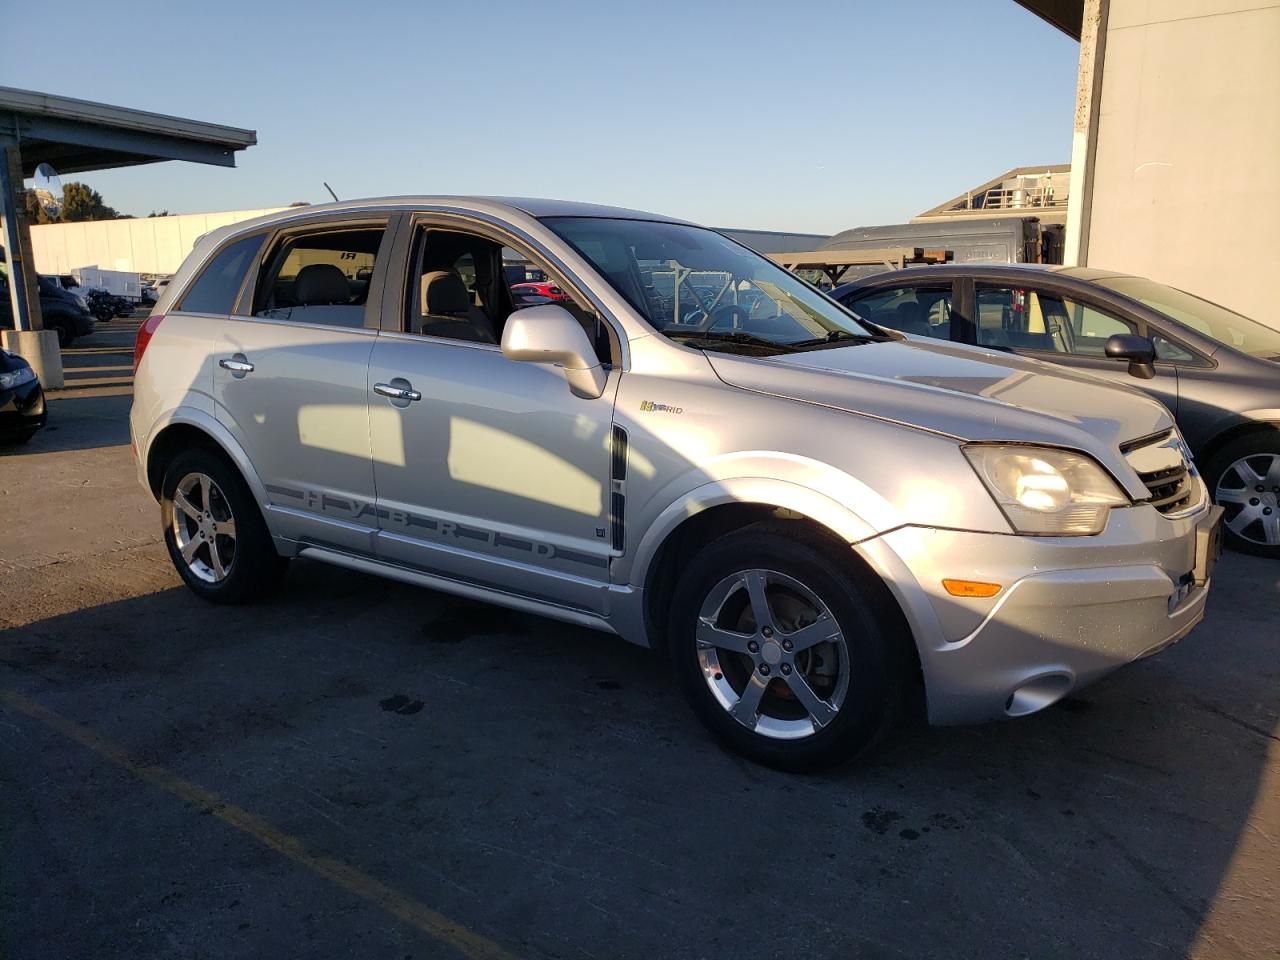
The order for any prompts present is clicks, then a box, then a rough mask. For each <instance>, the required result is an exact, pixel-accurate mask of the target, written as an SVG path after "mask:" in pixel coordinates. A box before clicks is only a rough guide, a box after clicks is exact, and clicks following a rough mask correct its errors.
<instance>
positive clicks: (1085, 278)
mask: <svg viewBox="0 0 1280 960" xmlns="http://www.w3.org/2000/svg"><path fill="white" fill-rule="evenodd" d="M830 295H831V296H832V297H834V298H835V299H837V300H839V301H840V302H841V303H843V304H844V305H845V306H847V307H849V308H850V309H852V310H853V311H854V312H855V313H857V314H858V315H859V316H862V317H864V318H866V319H867V320H870V321H871V322H872V323H876V324H879V325H880V326H883V327H888V328H891V329H894V330H898V331H901V332H903V333H908V334H913V335H916V336H925V337H934V338H936V339H939V340H950V341H953V342H956V343H964V344H976V345H978V346H983V347H990V348H993V349H996V350H1003V351H1008V352H1012V353H1017V354H1021V355H1023V356H1027V357H1034V358H1036V359H1039V360H1048V361H1051V362H1053V363H1058V364H1063V365H1066V366H1069V367H1074V368H1076V369H1077V370H1081V371H1083V372H1086V373H1091V374H1094V375H1097V376H1101V377H1104V378H1106V379H1108V380H1111V381H1114V382H1116V383H1121V384H1126V385H1129V386H1133V387H1140V388H1141V389H1143V390H1145V391H1147V392H1148V393H1150V394H1152V395H1154V396H1155V397H1157V398H1158V399H1159V400H1161V401H1162V402H1163V403H1164V404H1165V405H1166V406H1167V407H1168V408H1169V409H1170V410H1171V411H1172V412H1173V414H1174V416H1175V417H1176V418H1177V421H1178V428H1179V430H1180V431H1181V432H1182V435H1183V438H1184V439H1185V440H1186V442H1187V445H1188V446H1190V448H1191V451H1192V453H1193V454H1194V455H1195V457H1196V462H1197V463H1198V464H1199V465H1200V470H1201V472H1202V473H1203V475H1204V478H1205V482H1206V483H1207V484H1208V486H1209V489H1210V490H1211V491H1213V494H1214V500H1215V501H1216V502H1218V503H1220V504H1222V506H1223V507H1224V508H1225V510H1226V514H1225V517H1224V520H1225V527H1224V529H1225V531H1226V534H1227V540H1228V542H1229V543H1230V544H1231V545H1232V546H1234V547H1235V548H1237V549H1240V550H1244V551H1246V552H1248V553H1254V554H1258V555H1261V556H1266V557H1276V558H1280V331H1276V330H1272V329H1271V328H1270V327H1266V326H1264V325H1262V324H1260V323H1257V322H1256V321H1253V320H1250V319H1249V318H1248V317H1243V316H1241V315H1240V314H1238V313H1235V312H1233V311H1231V310H1228V309H1226V308H1225V307H1221V306H1219V305H1217V304H1215V303H1210V302H1209V301H1207V300H1202V299H1201V298H1199V297H1195V296H1192V295H1191V294H1189V293H1184V292H1183V291H1181V290H1177V289H1174V288H1173V287H1167V286H1165V285H1163V284H1160V283H1156V282H1154V281H1152V280H1145V279H1143V278H1141V277H1132V276H1125V275H1123V274H1119V273H1116V272H1114V271H1107V270H1099V269H1094V268H1088V267H1041V266H1032V265H1026V266H1015V265H1008V264H1003V265H945V266H936V267H915V268H909V269H907V270H897V271H892V272H890V273H881V274H877V275H876V276H873V277H866V278H864V279H862V280H857V281H854V282H853V283H847V284H844V285H843V286H840V287H837V288H836V289H835V290H833V291H831V294H830ZM992 388H993V391H995V390H998V388H999V385H997V384H992Z"/></svg>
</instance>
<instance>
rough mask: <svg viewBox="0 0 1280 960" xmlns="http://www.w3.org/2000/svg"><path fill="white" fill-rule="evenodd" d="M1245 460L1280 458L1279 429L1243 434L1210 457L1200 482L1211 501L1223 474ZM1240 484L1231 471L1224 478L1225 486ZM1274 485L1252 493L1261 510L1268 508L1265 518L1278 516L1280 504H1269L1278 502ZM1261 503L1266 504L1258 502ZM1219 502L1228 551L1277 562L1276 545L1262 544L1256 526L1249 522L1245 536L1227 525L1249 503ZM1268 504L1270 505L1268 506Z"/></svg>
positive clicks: (1279, 549) (1278, 549)
mask: <svg viewBox="0 0 1280 960" xmlns="http://www.w3.org/2000/svg"><path fill="white" fill-rule="evenodd" d="M1248 457H1280V430H1270V431H1266V432H1262V431H1259V432H1257V433H1250V434H1247V435H1245V436H1243V437H1240V438H1238V439H1236V440H1232V441H1231V442H1230V443H1228V444H1226V445H1225V446H1223V447H1222V449H1220V450H1218V452H1217V453H1215V454H1214V455H1213V457H1212V458H1211V459H1210V460H1209V462H1208V464H1207V465H1206V466H1205V470H1204V482H1205V485H1206V486H1207V487H1208V488H1209V494H1210V496H1212V497H1213V498H1214V500H1215V502H1217V501H1218V500H1219V490H1218V485H1219V483H1221V482H1222V481H1223V474H1225V473H1227V471H1228V470H1230V469H1231V467H1232V465H1233V464H1235V463H1237V462H1239V461H1240V460H1242V459H1245V458H1248ZM1255 462H1257V461H1255ZM1262 462H1265V461H1262ZM1240 481H1241V478H1240V477H1239V475H1238V474H1235V473H1234V472H1233V475H1232V476H1231V477H1228V478H1227V483H1228V485H1229V486H1230V487H1232V488H1234V487H1235V485H1236V483H1237V482H1240ZM1275 486H1276V485H1275V484H1272V485H1271V486H1266V485H1265V484H1264V487H1266V489H1264V490H1262V491H1257V490H1254V491H1253V492H1254V493H1257V494H1258V497H1257V498H1258V499H1259V501H1260V503H1259V504H1258V506H1259V507H1261V508H1262V509H1264V510H1265V509H1270V510H1271V511H1272V513H1271V514H1269V515H1267V516H1274V515H1276V514H1277V513H1280V503H1270V501H1273V500H1277V499H1280V497H1277V494H1280V491H1277V490H1276V489H1274V488H1275ZM1240 489H1241V490H1242V491H1244V490H1245V488H1244V487H1241V488H1240ZM1245 492H1247V491H1245ZM1264 500H1265V501H1266V502H1262V501H1264ZM1221 503H1222V506H1223V508H1224V509H1225V510H1226V513H1225V514H1224V515H1223V518H1222V524H1223V526H1222V533H1223V542H1224V543H1225V544H1226V546H1228V547H1230V548H1231V549H1232V550H1237V551H1239V552H1240V553H1248V554H1252V555H1253V556H1255V557H1267V558H1268V559H1271V560H1277V559H1280V544H1267V543H1265V542H1263V540H1262V539H1260V538H1261V537H1265V532H1264V530H1263V528H1262V527H1261V526H1260V524H1259V523H1253V524H1251V525H1250V526H1249V527H1247V528H1246V529H1245V530H1244V533H1245V534H1246V536H1241V535H1240V533H1237V532H1236V531H1235V530H1233V529H1231V527H1230V525H1229V524H1230V523H1231V521H1232V520H1233V519H1235V518H1236V516H1237V515H1238V514H1239V513H1240V512H1241V510H1242V509H1244V506H1249V504H1246V505H1243V506H1242V505H1241V504H1238V503H1232V502H1230V501H1229V500H1228V499H1227V498H1223V499H1222V500H1221ZM1269 503H1270V505H1268V504H1269ZM1249 535H1253V536H1254V537H1257V538H1259V539H1251V538H1250V536H1249Z"/></svg>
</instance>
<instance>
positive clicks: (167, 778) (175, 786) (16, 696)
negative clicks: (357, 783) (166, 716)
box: [0, 690, 514, 960]
mask: <svg viewBox="0 0 1280 960" xmlns="http://www.w3.org/2000/svg"><path fill="white" fill-rule="evenodd" d="M0 703H3V704H4V705H5V706H7V707H11V708H12V709H14V710H17V711H19V712H20V713H25V714H26V715H27V716H29V717H31V718H33V719H35V720H39V721H40V722H41V723H43V724H44V725H45V726H47V727H49V728H51V729H53V730H56V731H57V732H58V733H60V734H62V735H63V736H65V737H66V738H67V739H69V740H74V741H75V742H76V743H78V744H80V745H81V746H84V747H88V748H89V749H90V750H92V751H93V752H94V753H96V754H98V756H100V757H103V758H104V759H106V760H110V761H111V762H112V763H114V764H115V765H116V766H118V767H121V768H122V769H124V770H127V771H128V772H129V773H131V774H133V775H134V776H135V777H137V778H138V779H139V780H143V781H145V782H146V783H149V784H151V785H152V786H155V787H159V788H160V789H161V790H164V791H166V792H168V793H171V794H173V795H174V796H176V797H180V798H181V799H183V800H185V801H187V803H189V804H191V805H192V806H195V807H199V808H200V809H201V811H208V812H209V813H211V814H213V816H215V817H217V818H218V819H219V820H221V821H222V822H223V823H226V824H229V825H230V826H232V827H235V828H236V829H237V830H239V831H240V832H241V833H245V834H248V835H249V836H250V837H252V838H253V839H255V840H257V841H258V842H259V843H261V844H262V845H263V846H264V847H269V848H270V849H272V850H274V851H276V853H279V854H281V855H283V856H285V857H287V858H288V859H290V860H292V861H293V862H294V863H296V864H299V865H301V866H303V867H306V868H307V869H308V870H310V871H311V872H312V873H315V874H317V875H319V876H321V877H324V878H325V879H326V880H329V881H331V882H332V883H335V884H337V885H338V886H339V887H342V889H344V890H346V891H347V892H348V893H353V894H355V895H356V896H357V897H360V898H362V899H364V900H368V901H369V902H370V903H372V904H373V905H374V906H377V907H381V908H382V909H383V910H385V911H387V912H388V913H390V914H391V915H392V916H394V917H395V918H396V919H398V920H400V921H402V922H404V923H407V924H408V925H409V926H411V927H414V928H416V929H417V930H420V931H421V932H422V933H425V934H426V935H427V936H429V937H431V938H432V939H434V940H439V941H440V942H441V943H446V944H448V945H449V946H451V947H453V948H454V949H455V950H457V951H458V952H459V953H460V954H462V956H464V957H467V958H468V960H514V956H513V954H510V953H508V952H507V951H506V950H504V949H503V948H502V947H500V946H498V945H497V944H496V943H494V942H493V941H492V940H489V939H487V938H486V937H483V936H481V935H480V934H478V933H474V932H473V931H471V930H469V929H467V928H466V927H464V926H463V925H462V924H460V923H457V922H455V921H453V920H450V919H449V918H448V917H446V916H443V915H442V914H439V913H437V912H436V911H434V910H432V909H431V908H430V907H428V906H426V905H425V904H422V903H419V902H418V901H417V900H414V899H413V898H412V897H410V896H407V895H406V894H404V893H401V892H400V891H399V890H396V889H394V888H393V887H389V886H387V885H386V884H385V883H383V882H382V881H380V880H375V879H374V878H373V877H371V876H369V875H368V874H367V873H362V872H361V871H360V870H357V869H356V868H355V867H352V866H350V865H349V864H346V863H343V862H342V861H340V860H334V859H333V858H332V857H326V856H323V855H321V854H317V853H312V852H311V851H310V850H308V849H307V846H306V844H305V843H303V842H302V841H301V840H299V839H298V838H297V837H294V836H290V835H289V834H287V833H285V832H283V831H282V830H279V829H278V828H276V827H274V826H272V825H271V824H270V823H268V822H267V821H266V820H263V819H262V818H261V817H259V816H256V815H255V814H252V813H250V812H249V811H248V810H243V809H241V808H240V807H237V806H236V805H235V804H233V803H228V802H227V801H226V800H224V799H222V797H220V796H218V794H216V793H214V792H213V791H212V790H206V789H205V788H204V787H201V786H198V785H196V784H194V783H192V782H191V781H190V780H184V779H183V778H182V777H179V776H177V775H176V774H173V773H170V772H169V771H168V770H165V769H164V768H163V767H160V766H157V765H156V764H153V763H143V762H142V761H140V760H135V759H134V758H133V757H131V756H129V754H128V753H126V752H125V751H124V750H123V749H121V748H120V747H118V746H116V745H115V744H113V743H111V742H110V741H108V740H104V739H103V738H102V737H100V736H98V734H96V733H94V732H93V731H92V730H90V729H89V728H88V727H86V726H83V725H82V724H79V723H76V722H75V721H74V720H68V719H67V718H66V717H63V716H61V715H60V714H57V713H54V712H53V711H52V710H50V709H48V708H47V707H44V706H41V705H40V704H38V703H36V702H35V701H34V700H31V699H28V698H27V697H24V696H23V695H22V694H20V693H16V692H14V691H12V690H4V691H0Z"/></svg>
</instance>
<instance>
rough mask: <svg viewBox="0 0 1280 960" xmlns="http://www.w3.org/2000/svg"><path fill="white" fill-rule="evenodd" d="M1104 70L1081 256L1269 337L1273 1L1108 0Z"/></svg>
mask: <svg viewBox="0 0 1280 960" xmlns="http://www.w3.org/2000/svg"><path fill="white" fill-rule="evenodd" d="M1104 2H1105V0H1104ZM1103 63H1104V66H1103V76H1102V84H1101V95H1100V97H1099V99H1098V103H1097V109H1098V118H1097V121H1098V130H1097V140H1096V156H1095V160H1094V166H1093V170H1092V175H1093V195H1092V203H1091V204H1090V209H1089V216H1090V220H1089V224H1088V238H1087V240H1086V241H1085V243H1086V244H1087V246H1086V247H1085V250H1084V251H1083V256H1082V257H1081V259H1082V261H1084V262H1087V263H1088V264H1089V266H1094V267H1106V268H1112V269H1117V270H1124V271H1127V272H1130V273H1136V274H1139V275H1142V276H1147V277H1151V278H1152V279H1154V280H1158V281H1160V282H1162V283H1168V284H1171V285H1172V286H1175V287H1181V288H1183V289H1185V290H1188V291H1190V292H1191V293H1195V294H1198V295H1199V296H1202V297H1207V298H1208V299H1210V300H1214V301H1217V302H1218V303H1221V304H1223V305H1224V306H1227V307H1230V308H1231V309H1233V310H1238V311H1239V312H1241V313H1243V314H1246V315H1247V316H1251V317H1253V318H1254V319H1256V320H1259V321H1261V322H1263V323H1266V324H1268V325H1270V326H1273V327H1276V328H1278V329H1280V301H1277V299H1276V296H1275V278H1276V276H1277V272H1278V271H1280V255H1277V252H1276V243H1275V240H1274V236H1273V235H1274V232H1275V227H1276V224H1277V223H1280V0H1270V2H1268V0H1110V2H1109V7H1108V14H1107V27H1106V37H1105V54H1104V61H1103Z"/></svg>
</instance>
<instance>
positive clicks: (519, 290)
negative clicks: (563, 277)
mask: <svg viewBox="0 0 1280 960" xmlns="http://www.w3.org/2000/svg"><path fill="white" fill-rule="evenodd" d="M511 293H512V294H513V295H514V296H517V297H522V296H523V297H531V296H532V297H546V298H547V299H548V300H563V299H564V298H565V293H564V291H563V290H561V289H560V288H559V287H557V286H556V285H555V284H554V283H552V282H551V281H549V280H543V281H538V282H530V283H513V284H512V285H511Z"/></svg>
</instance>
